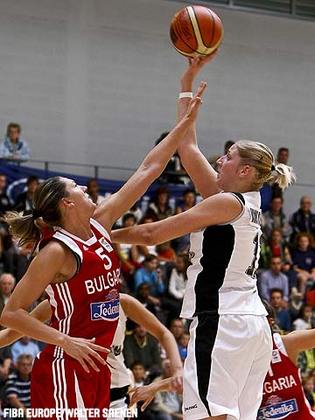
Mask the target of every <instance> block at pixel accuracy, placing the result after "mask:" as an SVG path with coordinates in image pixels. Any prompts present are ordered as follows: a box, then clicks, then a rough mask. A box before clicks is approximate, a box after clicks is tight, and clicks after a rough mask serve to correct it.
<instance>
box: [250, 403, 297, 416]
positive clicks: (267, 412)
mask: <svg viewBox="0 0 315 420" xmlns="http://www.w3.org/2000/svg"><path fill="white" fill-rule="evenodd" d="M297 412H298V406H297V402H296V399H295V398H294V399H292V400H287V401H281V402H279V403H277V404H272V405H268V406H266V407H262V408H261V409H260V410H259V411H258V417H257V419H258V420H265V419H277V420H279V419H285V418H286V417H288V416H290V415H291V414H293V413H297Z"/></svg>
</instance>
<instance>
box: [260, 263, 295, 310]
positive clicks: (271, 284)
mask: <svg viewBox="0 0 315 420" xmlns="http://www.w3.org/2000/svg"><path fill="white" fill-rule="evenodd" d="M281 264H282V263H281V258H279V257H272V258H271V263H270V269H269V270H266V271H264V272H263V273H262V274H261V276H260V281H259V288H260V294H261V297H262V298H263V299H265V300H267V301H268V302H269V301H270V298H271V291H272V290H274V289H278V290H281V291H282V297H283V299H284V302H285V303H286V304H287V303H288V301H289V281H288V278H287V276H286V275H285V274H283V273H282V272H281Z"/></svg>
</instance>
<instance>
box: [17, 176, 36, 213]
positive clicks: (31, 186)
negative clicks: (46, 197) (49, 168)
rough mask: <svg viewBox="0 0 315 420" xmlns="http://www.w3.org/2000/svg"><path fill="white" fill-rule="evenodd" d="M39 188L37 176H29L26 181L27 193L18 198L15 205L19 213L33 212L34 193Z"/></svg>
mask: <svg viewBox="0 0 315 420" xmlns="http://www.w3.org/2000/svg"><path fill="white" fill-rule="evenodd" d="M38 186H39V180H38V178H37V176H34V175H31V176H29V177H28V178H27V181H26V191H24V192H22V193H21V194H19V195H18V196H17V198H16V200H15V204H14V210H16V211H19V212H31V210H32V208H33V197H34V193H35V191H36V190H37V188H38Z"/></svg>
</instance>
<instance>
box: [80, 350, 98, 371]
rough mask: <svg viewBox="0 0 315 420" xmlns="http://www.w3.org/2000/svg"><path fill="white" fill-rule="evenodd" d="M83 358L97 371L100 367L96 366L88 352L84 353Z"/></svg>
mask: <svg viewBox="0 0 315 420" xmlns="http://www.w3.org/2000/svg"><path fill="white" fill-rule="evenodd" d="M84 360H85V361H86V362H87V363H88V364H89V365H90V366H91V367H92V368H93V369H94V370H95V371H96V372H99V371H100V369H99V368H98V367H97V366H96V363H95V362H94V360H93V359H92V357H90V356H89V355H88V354H86V355H85V356H84Z"/></svg>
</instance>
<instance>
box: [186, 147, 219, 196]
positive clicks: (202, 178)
mask: <svg viewBox="0 0 315 420" xmlns="http://www.w3.org/2000/svg"><path fill="white" fill-rule="evenodd" d="M178 153H179V156H180V158H181V162H182V165H183V166H184V168H185V170H186V172H187V173H188V175H189V176H190V178H191V180H192V182H193V184H194V185H195V187H196V189H197V190H198V191H199V193H200V194H201V196H202V197H203V198H207V197H210V196H212V195H213V194H216V193H217V192H219V189H218V187H217V172H216V171H215V170H214V169H213V168H212V166H211V165H210V163H209V162H208V161H207V159H206V157H205V156H204V155H203V154H202V153H201V151H200V149H199V147H198V146H197V145H196V144H188V145H186V147H184V145H183V146H182V147H181V148H179V149H178Z"/></svg>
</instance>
